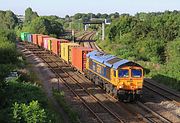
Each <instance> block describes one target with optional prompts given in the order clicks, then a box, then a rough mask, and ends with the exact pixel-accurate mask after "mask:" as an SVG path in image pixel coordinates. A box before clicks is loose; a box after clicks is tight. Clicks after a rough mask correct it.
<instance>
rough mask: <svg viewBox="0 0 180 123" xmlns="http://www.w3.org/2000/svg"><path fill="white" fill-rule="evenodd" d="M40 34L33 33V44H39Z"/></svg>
mask: <svg viewBox="0 0 180 123" xmlns="http://www.w3.org/2000/svg"><path fill="white" fill-rule="evenodd" d="M38 35H40V34H32V42H33V44H38Z"/></svg>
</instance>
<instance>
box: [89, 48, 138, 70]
mask: <svg viewBox="0 0 180 123" xmlns="http://www.w3.org/2000/svg"><path fill="white" fill-rule="evenodd" d="M87 57H89V58H91V59H93V60H96V61H98V62H100V63H102V64H105V65H106V66H108V67H112V68H113V69H118V68H119V67H121V66H123V65H130V66H131V65H135V66H140V65H139V64H137V63H135V62H133V61H129V60H126V59H120V58H118V57H116V56H114V55H109V54H106V53H104V52H99V51H97V50H94V51H92V52H90V53H88V54H87Z"/></svg>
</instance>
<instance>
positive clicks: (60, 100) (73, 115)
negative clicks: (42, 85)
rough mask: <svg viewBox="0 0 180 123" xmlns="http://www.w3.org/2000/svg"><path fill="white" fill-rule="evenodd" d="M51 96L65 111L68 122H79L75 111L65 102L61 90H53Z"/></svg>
mask: <svg viewBox="0 0 180 123" xmlns="http://www.w3.org/2000/svg"><path fill="white" fill-rule="evenodd" d="M53 96H54V97H55V99H56V100H57V102H58V104H59V105H60V106H61V107H62V108H63V110H64V111H65V112H66V113H67V115H68V117H69V119H70V122H72V123H80V120H79V117H78V114H77V112H75V111H74V110H73V109H72V107H71V106H70V105H68V104H67V102H66V101H65V98H64V92H63V91H57V90H53Z"/></svg>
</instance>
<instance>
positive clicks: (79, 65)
mask: <svg viewBox="0 0 180 123" xmlns="http://www.w3.org/2000/svg"><path fill="white" fill-rule="evenodd" d="M91 51H93V49H91V48H88V47H73V48H72V65H73V66H74V67H75V68H76V69H78V70H79V71H81V72H83V71H84V70H85V69H86V55H87V54H88V53H89V52H91Z"/></svg>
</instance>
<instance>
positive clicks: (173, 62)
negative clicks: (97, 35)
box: [98, 11, 180, 91]
mask: <svg viewBox="0 0 180 123" xmlns="http://www.w3.org/2000/svg"><path fill="white" fill-rule="evenodd" d="M179 15H180V12H179V11H173V12H170V11H165V12H162V13H160V12H158V13H138V14H136V15H135V16H131V15H128V14H124V15H120V17H119V18H116V19H114V20H113V22H112V23H111V25H108V26H107V27H106V38H105V41H100V40H99V41H98V45H99V46H100V47H101V48H102V49H103V50H104V51H106V52H109V53H111V54H114V55H117V56H119V57H120V58H125V59H129V60H134V61H137V62H140V63H141V64H142V66H143V67H145V69H146V76H147V77H152V78H153V79H155V80H157V81H159V82H161V83H164V84H166V85H168V86H170V87H172V88H175V89H177V90H179V91H180V72H179V68H180V62H179V61H180V50H179V49H180V31H179V30H180V28H179V24H180V21H179V20H180V16H179Z"/></svg>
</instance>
